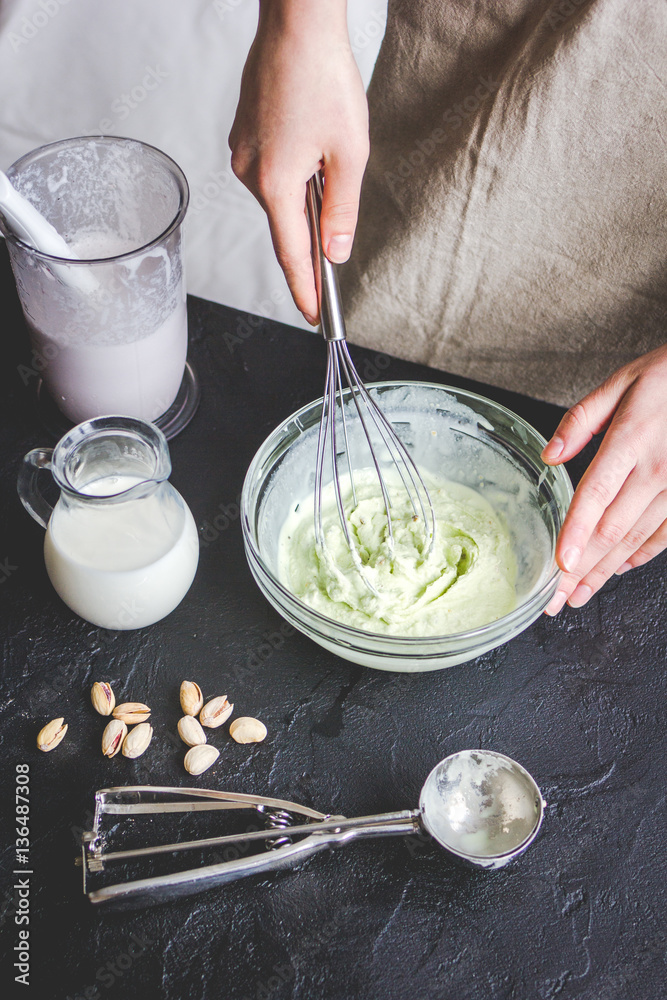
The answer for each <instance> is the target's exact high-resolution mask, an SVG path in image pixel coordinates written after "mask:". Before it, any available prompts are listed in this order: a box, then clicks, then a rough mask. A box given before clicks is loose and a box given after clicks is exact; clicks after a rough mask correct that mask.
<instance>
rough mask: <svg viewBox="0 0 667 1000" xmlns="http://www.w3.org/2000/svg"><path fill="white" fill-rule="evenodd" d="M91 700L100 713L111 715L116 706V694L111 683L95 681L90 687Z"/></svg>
mask: <svg viewBox="0 0 667 1000" xmlns="http://www.w3.org/2000/svg"><path fill="white" fill-rule="evenodd" d="M90 700H91V701H92V703H93V708H94V709H95V711H96V712H99V713H100V715H111V713H112V712H113V710H114V708H115V706H116V696H115V694H114V693H113V691H112V690H111V684H108V683H107V682H106V681H95V683H94V684H93V686H92V688H91V689H90Z"/></svg>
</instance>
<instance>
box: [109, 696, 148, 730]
mask: <svg viewBox="0 0 667 1000" xmlns="http://www.w3.org/2000/svg"><path fill="white" fill-rule="evenodd" d="M150 714H151V710H150V708H149V707H148V705H144V704H143V702H141V701H124V702H123V704H122V705H116V707H115V708H114V710H113V717H114V719H120V721H121V722H126V723H127V724H128V726H134V725H136V724H137V723H139V722H146V720H147V719H149V718H150Z"/></svg>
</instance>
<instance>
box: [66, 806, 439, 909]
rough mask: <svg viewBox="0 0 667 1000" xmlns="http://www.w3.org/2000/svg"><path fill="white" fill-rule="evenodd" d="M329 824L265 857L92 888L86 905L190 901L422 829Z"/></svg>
mask: <svg viewBox="0 0 667 1000" xmlns="http://www.w3.org/2000/svg"><path fill="white" fill-rule="evenodd" d="M334 824H335V828H334V829H330V830H326V829H325V830H322V832H321V833H313V834H312V835H311V836H309V837H306V838H305V839H304V840H300V841H298V843H296V844H290V845H289V846H286V847H279V848H276V849H275V850H273V851H266V852H265V853H264V854H255V855H253V856H252V857H249V858H238V859H237V860H236V861H223V862H221V863H220V864H215V865H206V866H204V867H202V868H192V869H190V870H188V871H181V872H175V873H174V874H170V875H157V876H154V877H152V878H146V879H137V880H135V881H132V882H119V883H116V884H115V885H108V886H105V887H104V888H102V889H96V890H94V891H92V892H89V893H88V894H87V895H88V898H89V899H90V901H91V903H110V904H115V906H117V907H120V908H123V907H130V908H135V907H141V906H151V905H154V904H156V903H162V902H164V901H166V900H169V899H174V898H175V897H179V896H189V895H191V894H192V893H196V892H203V891H204V890H205V889H212V888H214V887H215V886H219V885H226V884H227V883H229V882H234V881H236V880H237V879H240V878H244V877H245V876H246V875H257V874H260V873H262V872H268V871H275V870H276V869H280V868H285V867H288V866H290V865H294V864H298V863H299V862H300V861H303V860H305V859H306V858H309V857H310V856H311V855H313V854H317V853H318V852H319V851H323V850H324V849H325V848H327V847H336V846H340V845H342V844H345V843H347V842H348V841H350V840H357V839H359V838H362V837H388V836H397V835H398V836H400V835H405V834H409V833H417V832H419V831H420V830H421V825H420V822H419V810H414V811H413V810H403V811H401V812H394V813H384V814H381V815H378V816H360V817H358V818H356V819H344V820H329V821H328V822H327V823H326V824H324V823H323V824H319V825H320V826H329V827H331V826H334ZM289 832H290V828H289V826H287V827H285V828H284V829H281V830H280V831H277V830H271V831H268V832H267V833H266V836H267V837H268V836H270V835H273V836H275V835H276V833H280V835H281V836H283V835H289ZM235 842H236V844H237V845H238V844H243V843H244V837H243V836H240V837H238V838H236V841H235ZM84 866H85V860H84ZM84 870H85V868H84Z"/></svg>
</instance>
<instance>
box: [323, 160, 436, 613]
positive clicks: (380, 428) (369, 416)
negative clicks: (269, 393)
mask: <svg viewBox="0 0 667 1000" xmlns="http://www.w3.org/2000/svg"><path fill="white" fill-rule="evenodd" d="M322 192H323V183H322V176H321V174H320V173H319V172H318V173H316V174H315V175H314V176H313V177H311V179H310V181H309V182H308V195H307V206H308V214H309V218H310V228H311V238H312V245H313V264H314V268H315V284H316V288H317V294H318V302H319V306H320V319H321V324H322V333H323V336H324V339H325V341H326V344H327V371H326V380H325V386H324V396H323V400H322V413H321V417H320V426H319V429H318V437H317V458H316V463H315V490H314V494H315V499H314V515H315V538H316V541H317V544H318V545H319V546H320V548H321V549H323V550H324V549H325V548H326V539H325V535H324V526H323V518H322V492H323V480H324V463H325V452H326V449H327V446H329V447H330V448H331V471H332V483H333V490H334V495H335V499H336V507H337V510H338V516H339V518H340V524H341V529H342V531H343V535H344V538H345V542H346V545H347V547H348V549H349V551H350V554H351V556H352V559H353V562H354V564H355V568H356V569H357V571H358V572H359V573H360V575H361V577H362V579H363V581H364V583H365V584H366V586H367V587H368V589H369V590H370V591H371V592H372V593H373V594H375V595H376V596H378V595H377V591H376V589H375V588H374V587H373V585H372V583H371V582H370V580H369V578H368V575H367V573H366V572H365V571H364V565H363V560H362V557H361V553H360V550H359V546H358V545H357V544H356V543H355V540H354V538H353V534H352V532H351V530H350V523H349V520H348V517H347V514H346V510H345V500H344V498H343V490H342V487H341V480H340V473H339V450H338V446H339V438H338V432H337V420H336V408H337V406H338V410H339V413H340V419H341V429H342V436H343V450H344V452H345V457H346V462H347V470H348V474H349V479H350V494H351V502H352V508H353V509H356V507H357V490H356V487H355V481H354V480H355V477H354V471H353V464H352V455H351V449H350V440H349V433H348V425H347V415H346V396H348V397H349V398H350V399H351V400H352V402H353V404H354V408H355V410H356V413H357V416H358V417H359V423H360V426H361V429H362V432H363V436H364V438H365V440H366V443H367V445H368V450H369V453H370V457H371V462H372V466H373V468H374V469H375V473H376V476H377V480H378V485H379V488H380V493H381V496H382V501H383V504H384V508H385V515H386V518H387V534H386V540H387V546H388V549H389V552H390V554H393V552H394V544H395V538H394V524H393V522H392V516H391V508H392V502H391V496H390V491H389V488H388V483H387V480H386V479H385V475H383V471H382V467H381V461H380V456H379V455H378V453H377V451H376V448H375V442H374V440H373V433H372V428H373V427H374V428H375V431H376V432H377V436H378V438H379V442H381V443H382V444H383V445H384V447H385V449H386V451H387V454H388V455H389V459H390V461H391V463H393V466H394V468H395V469H396V471H397V473H398V477H399V478H400V481H401V483H402V484H403V488H404V489H405V491H406V493H407V495H408V498H409V501H410V505H411V506H412V510H413V515H414V517H415V518H419V517H421V521H422V525H423V531H424V550H423V551H424V554H425V555H426V556H428V555H429V554H430V553H431V552H432V551H433V546H434V542H435V511H434V508H433V502H432V500H431V497H430V495H429V492H428V489H427V487H426V484H425V482H424V479H423V477H422V475H421V473H420V472H419V469H418V468H417V466H416V464H415V462H414V460H413V458H412V456H411V455H410V453H409V451H408V449H407V447H406V446H405V444H404V443H403V442H402V441H401V439H400V438H399V436H398V435H397V433H396V431H395V430H394V428H393V426H392V424H391V422H390V421H389V420H388V419H387V417H386V416H385V414H384V413H383V412H382V410H381V409H380V407H379V406H378V404H377V403H376V401H375V400H374V399H373V397H372V396H371V394H370V393H369V391H368V389H367V388H366V386H365V385H364V383H363V381H362V380H361V378H360V377H359V374H358V372H357V370H356V368H355V366H354V363H353V361H352V358H351V357H350V352H349V350H348V346H347V340H346V331H345V319H344V316H343V310H342V306H341V302H340V292H339V289H338V279H337V276H336V271H335V268H334V265H333V264H332V263H331V261H329V260H328V258H327V257H326V255H325V254H324V251H323V249H322V242H321V232H320V211H321V207H322ZM343 379H344V380H345V382H346V383H347V389H346V388H345V386H344V385H343Z"/></svg>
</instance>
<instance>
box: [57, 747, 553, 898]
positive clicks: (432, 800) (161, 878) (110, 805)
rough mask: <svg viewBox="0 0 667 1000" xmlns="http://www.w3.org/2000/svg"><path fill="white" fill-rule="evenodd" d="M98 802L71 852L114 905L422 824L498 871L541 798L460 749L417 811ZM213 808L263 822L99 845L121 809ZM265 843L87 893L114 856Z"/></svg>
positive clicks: (151, 794)
mask: <svg viewBox="0 0 667 1000" xmlns="http://www.w3.org/2000/svg"><path fill="white" fill-rule="evenodd" d="M95 800H96V801H95V820H94V824H93V829H92V830H91V831H89V832H87V833H85V834H84V837H83V847H82V858H81V859H77V862H78V863H80V864H82V865H83V871H84V876H83V881H84V885H83V890H84V893H87V895H88V897H89V899H90V900H91V902H93V903H115V904H116V905H121V906H122V905H123V904H125V905H128V906H142V905H150V904H152V903H159V902H163V901H165V900H168V899H171V898H174V897H177V896H185V895H188V894H190V893H194V892H201V891H203V890H204V889H210V888H212V887H214V886H218V885H224V884H225V883H227V882H232V881H234V880H235V879H238V878H243V877H244V876H245V875H253V874H257V873H261V872H266V871H270V870H273V869H276V868H282V867H285V866H287V865H291V864H296V863H298V862H300V861H302V860H304V859H305V858H307V857H309V856H310V855H311V854H315V853H316V852H317V851H321V850H323V849H324V848H325V847H335V846H338V845H341V844H345V843H348V842H349V841H351V840H356V839H358V838H360V837H386V836H394V835H398V834H404V835H405V834H418V833H421V832H423V831H425V832H427V833H429V834H430V835H431V836H432V837H433V839H434V840H436V841H437V842H438V843H439V844H440V845H441V847H444V848H445V850H447V851H449V852H450V854H453V855H455V856H456V857H458V858H460V859H462V860H463V861H465V862H467V863H469V864H472V865H476V866H478V867H480V868H501V867H502V866H503V865H506V864H508V863H509V862H510V861H512V860H513V859H514V858H516V857H518V855H519V854H522V853H523V852H524V851H525V850H526V848H527V847H529V846H530V844H532V842H533V840H534V839H535V837H536V836H537V833H538V831H539V829H540V826H541V823H542V817H543V812H544V806H545V804H546V803H545V802H544V801H543V799H542V795H541V793H540V790H539V788H538V787H537V785H536V783H535V781H534V780H533V778H532V777H531V775H530V774H529V773H528V771H526V770H525V769H524V768H523V767H521V765H520V764H517V763H516V761H514V760H512V759H511V758H510V757H506V756H505V755H504V754H501V753H495V752H493V751H491V750H462V751H460V752H459V753H454V754H451V755H450V756H449V757H446V758H445V759H444V760H442V761H440V763H439V764H436V766H435V767H434V768H433V770H432V771H431V773H430V774H429V776H428V778H427V779H426V781H425V783H424V787H423V788H422V791H421V796H420V799H419V808H418V809H413V810H409V809H406V810H402V811H401V812H392V813H382V814H380V815H376V816H360V817H357V818H355V819H346V818H345V817H343V816H330V815H327V814H325V813H319V812H317V811H316V810H314V809H310V808H308V807H307V806H300V805H297V804H296V803H294V802H286V801H283V800H281V799H270V798H264V797H262V796H257V795H241V794H236V793H233V792H219V791H214V790H209V789H195V788H168V787H158V786H151V785H138V786H127V787H124V788H123V787H121V788H107V789H103V790H101V791H98V792H97V793H96V796H95ZM219 809H254V810H255V812H256V813H257V814H259V815H260V816H261V817H263V819H264V821H265V823H266V826H267V829H265V830H252V831H250V832H246V833H243V834H239V835H235V834H231V835H226V836H219V837H208V838H206V839H203V840H202V839H198V840H183V841H179V842H177V843H170V844H157V845H153V846H151V847H134V848H131V849H129V850H127V849H126V850H116V851H108V850H106V844H105V835H104V834H103V833H102V830H101V825H102V820H103V817H104V816H105V815H106V816H109V815H111V816H114V817H116V819H114V824H113V825H114V832H116V829H117V827H118V825H119V824H118V819H117V818H118V817H121V816H124V817H136V816H139V815H153V816H155V815H156V814H164V813H187V812H200V811H205V810H219ZM296 817H301V818H302V821H299V820H297V819H296ZM303 819H305V820H306V821H305V822H303ZM262 841H264V842H265V846H266V847H268V848H270V850H267V851H264V852H262V853H259V854H254V855H252V856H249V857H237V858H236V859H235V860H228V861H222V862H219V863H216V864H212V865H202V866H200V867H198V868H192V869H188V870H186V871H179V872H174V873H169V874H163V875H155V876H152V877H149V878H140V879H135V880H132V881H126V882H120V883H117V884H115V885H108V886H105V887H103V888H100V889H94V890H91V891H89V890H88V887H87V875H89V874H93V873H98V872H101V871H103V870H104V869H105V866H106V865H107V864H110V863H111V862H117V861H123V862H130V861H133V860H135V861H136V860H138V859H147V858H154V857H155V856H156V855H160V854H172V853H176V852H179V851H187V850H205V849H212V848H219V847H229V846H230V845H234V848H235V849H236V853H243V852H245V851H247V850H248V846H247V845H249V844H251V843H253V842H262Z"/></svg>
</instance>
